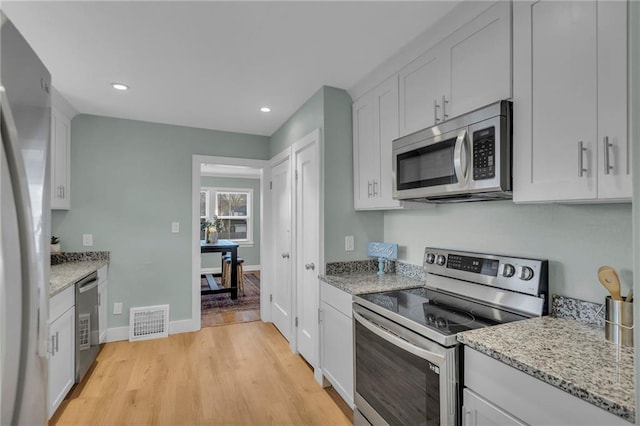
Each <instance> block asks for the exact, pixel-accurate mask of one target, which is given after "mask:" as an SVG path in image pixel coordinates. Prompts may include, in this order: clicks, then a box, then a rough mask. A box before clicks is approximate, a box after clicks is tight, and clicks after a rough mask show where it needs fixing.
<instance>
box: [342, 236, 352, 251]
mask: <svg viewBox="0 0 640 426" xmlns="http://www.w3.org/2000/svg"><path fill="white" fill-rule="evenodd" d="M353 248H354V238H353V235H347V236H345V237H344V250H345V251H353Z"/></svg>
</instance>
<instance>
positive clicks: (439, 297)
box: [358, 287, 523, 336]
mask: <svg viewBox="0 0 640 426" xmlns="http://www.w3.org/2000/svg"><path fill="white" fill-rule="evenodd" d="M358 297H359V298H361V299H364V300H365V301H367V302H370V303H372V304H374V305H376V306H377V307H378V308H382V310H383V311H388V312H389V313H393V314H395V315H399V316H401V317H403V318H406V319H408V320H410V321H412V322H414V323H416V324H417V325H419V326H422V327H426V328H428V329H431V330H433V331H436V332H437V333H440V334H442V335H445V336H455V335H456V334H457V333H460V332H462V331H467V330H473V329H476V328H481V327H486V326H489V325H494V324H499V323H503V322H509V321H515V320H519V319H523V317H522V316H519V315H516V314H511V313H508V312H504V311H501V310H498V309H495V308H492V307H490V306H487V305H483V304H480V303H477V302H473V301H470V300H466V299H462V298H460V297H456V296H452V295H449V294H446V293H442V292H439V291H436V290H432V289H428V288H424V287H421V288H414V289H409V290H398V291H387V292H383V293H371V294H363V295H359V296H358ZM377 310H378V311H380V309H377ZM390 319H392V320H393V315H391V316H390Z"/></svg>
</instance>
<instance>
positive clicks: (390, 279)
mask: <svg viewBox="0 0 640 426" xmlns="http://www.w3.org/2000/svg"><path fill="white" fill-rule="evenodd" d="M319 278H320V279H321V280H322V281H324V282H325V283H327V284H330V285H332V286H334V287H336V288H338V289H340V290H342V291H346V292H347V293H350V294H365V293H377V292H380V291H391V290H403V289H406V288H415V287H423V286H424V284H425V282H424V281H421V280H418V279H416V278H411V277H408V276H406V275H399V274H384V275H378V274H377V273H375V272H357V273H350V274H339V275H320V277H319Z"/></svg>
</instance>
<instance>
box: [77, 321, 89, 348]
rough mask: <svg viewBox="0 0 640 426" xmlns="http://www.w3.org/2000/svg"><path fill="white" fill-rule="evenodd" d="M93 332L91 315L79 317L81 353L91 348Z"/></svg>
mask: <svg viewBox="0 0 640 426" xmlns="http://www.w3.org/2000/svg"><path fill="white" fill-rule="evenodd" d="M90 330H91V314H80V315H78V346H79V348H80V350H81V351H84V350H86V349H89V347H91V340H90V338H89V331H90Z"/></svg>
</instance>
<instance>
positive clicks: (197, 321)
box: [191, 154, 271, 331]
mask: <svg viewBox="0 0 640 426" xmlns="http://www.w3.org/2000/svg"><path fill="white" fill-rule="evenodd" d="M191 161H192V163H191V283H192V287H191V323H192V325H193V327H192V328H193V330H194V331H196V330H200V329H201V328H202V324H201V317H200V315H201V302H200V299H201V295H200V262H201V253H200V187H201V172H200V165H201V164H203V163H204V164H217V165H224V166H245V167H253V168H256V169H260V219H259V220H260V233H261V235H260V269H261V271H260V319H261V320H262V321H265V322H268V321H270V320H271V304H270V303H269V298H268V296H267V295H268V294H269V293H270V290H271V288H270V283H271V277H270V272H271V271H270V269H269V268H265V267H264V266H265V260H267V261H268V257H267V256H266V253H268V250H269V247H268V245H267V242H268V241H270V239H271V229H270V228H271V227H270V226H264V225H265V224H269V223H271V217H270V216H271V198H270V196H269V191H268V183H269V180H270V179H269V174H270V172H271V171H270V168H269V161H268V160H253V159H249V158H236V157H217V156H212V155H198V154H196V155H193V156H192V160H191Z"/></svg>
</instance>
